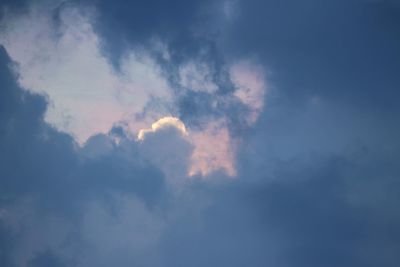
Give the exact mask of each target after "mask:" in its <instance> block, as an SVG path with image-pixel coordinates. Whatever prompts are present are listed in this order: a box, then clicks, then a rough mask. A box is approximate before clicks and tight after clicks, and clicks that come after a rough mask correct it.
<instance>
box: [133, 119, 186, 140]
mask: <svg viewBox="0 0 400 267" xmlns="http://www.w3.org/2000/svg"><path fill="white" fill-rule="evenodd" d="M166 127H175V128H176V129H177V130H178V131H179V132H180V133H181V134H182V135H184V136H185V135H187V134H188V133H187V131H186V127H185V124H183V122H182V121H181V120H180V119H178V118H175V117H164V118H161V119H159V120H158V121H156V122H155V123H153V124H152V125H151V128H148V129H141V130H140V131H139V133H138V136H137V139H138V140H144V138H145V136H146V134H148V133H154V132H157V131H158V130H160V129H163V128H166Z"/></svg>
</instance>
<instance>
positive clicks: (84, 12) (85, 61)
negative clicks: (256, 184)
mask: <svg viewBox="0 0 400 267" xmlns="http://www.w3.org/2000/svg"><path fill="white" fill-rule="evenodd" d="M97 19H98V18H97V13H96V9H95V8H88V7H85V8H84V7H82V6H79V5H78V4H71V3H66V4H62V5H59V6H57V5H55V6H52V5H49V4H47V5H46V4H43V3H41V4H38V3H33V4H31V5H30V6H29V8H28V9H27V11H26V12H22V13H17V14H14V13H10V12H9V13H5V16H4V18H3V20H2V25H3V30H1V31H0V43H1V44H2V45H3V46H4V47H5V48H6V50H7V52H8V54H9V55H10V56H11V58H12V59H13V60H14V61H15V63H16V65H14V71H15V72H16V73H17V74H18V82H19V84H20V85H21V86H22V87H23V88H25V89H26V90H29V91H31V92H35V93H39V94H41V95H44V96H46V97H47V100H48V102H49V105H48V108H47V110H46V113H45V121H46V122H47V123H49V124H50V125H52V126H54V127H55V128H56V129H58V130H60V131H63V132H66V133H68V134H70V135H71V136H73V137H74V139H75V140H76V141H77V142H78V143H79V144H80V145H81V146H82V147H84V144H85V142H87V141H88V140H90V143H91V144H94V143H95V142H94V139H90V138H91V137H92V136H96V135H98V134H108V133H109V132H110V131H111V130H112V129H113V127H115V126H120V127H122V128H123V129H124V131H125V132H126V136H128V137H129V138H131V139H132V140H134V139H137V140H138V141H143V140H144V139H145V136H146V135H148V134H150V133H155V132H157V131H159V130H160V129H163V128H165V127H169V126H172V127H175V128H176V129H178V131H179V132H180V133H181V134H182V136H183V137H184V139H185V140H183V142H189V143H190V145H191V146H192V147H193V148H194V150H193V154H192V155H191V156H190V162H191V163H190V164H191V166H190V167H189V171H188V175H189V176H193V175H196V174H199V175H202V176H207V175H209V174H210V173H212V172H214V171H217V170H222V171H224V172H225V173H226V174H228V175H229V176H234V175H235V174H236V168H235V151H236V147H235V146H236V145H237V142H236V141H232V138H231V136H232V133H231V131H232V129H230V127H228V123H226V122H227V121H228V120H229V119H230V117H233V116H232V115H231V114H230V111H231V110H240V113H241V114H240V117H243V118H245V121H246V123H247V126H248V125H252V124H254V123H255V122H256V120H257V117H258V115H259V114H260V112H261V110H262V108H263V103H264V94H265V90H266V85H265V77H264V75H263V69H262V68H261V67H260V66H258V65H256V64H254V63H253V62H251V61H250V60H240V61H237V62H236V63H235V64H232V65H231V66H225V65H224V66H222V68H220V70H218V68H216V67H215V64H214V63H215V62H212V61H210V60H205V59H204V58H201V57H200V58H197V59H196V58H194V59H188V60H184V61H183V62H180V63H178V62H175V61H173V60H172V58H171V55H170V53H169V51H168V46H167V45H165V44H162V42H161V41H160V40H159V39H157V38H155V39H154V38H153V39H152V41H150V42H149V43H150V44H151V46H154V47H144V46H142V47H140V46H135V47H133V48H129V49H126V51H124V53H123V56H122V57H121V58H120V60H119V62H118V68H115V66H114V65H113V64H111V63H110V61H111V60H110V59H109V58H107V57H106V56H105V55H104V54H103V50H102V47H103V40H102V39H101V37H100V36H99V35H98V33H97V31H96V30H95V28H94V25H95V23H96V20H97ZM154 40H158V41H154ZM32 43H34V44H35V45H27V44H32ZM154 51H158V52H157V53H161V52H162V53H161V54H162V55H161V57H162V60H163V62H164V65H163V64H161V63H160V62H159V61H156V59H155V58H156V56H155V55H154ZM160 51H161V52H160ZM157 53H156V54H157ZM202 53H203V52H202ZM166 55H168V56H166ZM225 70H228V71H225ZM222 77H223V78H222ZM222 80H224V81H225V82H221V81H222ZM229 83H231V84H232V85H233V87H234V88H233V89H234V90H233V91H232V90H231V91H229V90H226V88H223V87H224V86H228V85H229ZM220 91H221V92H228V93H224V94H222V95H221V94H220ZM188 92H192V93H194V94H195V96H196V97H197V99H200V102H201V101H202V100H201V98H204V99H210V100H211V101H212V103H210V105H209V108H208V110H206V112H205V113H204V114H206V113H207V114H208V115H207V116H204V114H198V116H197V118H196V117H194V119H193V121H194V122H196V121H197V122H199V121H202V122H201V123H200V124H199V123H194V124H190V125H185V124H184V123H183V121H181V120H180V119H179V117H180V115H183V114H180V111H179V103H180V102H181V100H182V98H184V97H185V96H186V95H187V93H188ZM196 94H197V95H196ZM196 101H197V100H196ZM206 101H209V100H206ZM194 104H195V103H192V104H191V105H194ZM243 107H244V108H243ZM170 114H175V115H174V116H176V117H171V115H170ZM215 115H217V116H215ZM160 118H161V119H160ZM196 124H197V125H196ZM149 125H151V127H150V128H148V127H149ZM100 136H101V135H100ZM114 141H116V140H114ZM165 142H168V140H165ZM103 143H104V142H103ZM110 145H111V144H108V145H104V147H103V148H104V149H105V151H107V150H108V149H109V148H107V147H110ZM95 146H97V145H95ZM87 147H89V146H87ZM87 147H86V148H85V149H84V150H87V151H94V149H90V150H88V149H87ZM97 150H98V151H97V152H95V153H94V154H99V153H100V150H99V149H97ZM91 153H92V152H88V153H86V154H87V156H89V157H93V156H94V154H93V153H92V154H93V155H90V154H91ZM174 168H177V167H174ZM185 168H186V167H185V164H183V163H182V170H183V169H185Z"/></svg>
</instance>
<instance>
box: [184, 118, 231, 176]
mask: <svg viewBox="0 0 400 267" xmlns="http://www.w3.org/2000/svg"><path fill="white" fill-rule="evenodd" d="M190 140H191V142H192V144H193V145H194V150H193V154H192V156H191V166H190V169H189V176H194V175H196V174H200V175H202V176H207V175H208V174H210V173H212V172H214V171H217V170H223V171H224V172H225V173H226V174H228V175H229V176H235V175H236V168H235V165H234V162H235V153H234V147H235V146H234V143H233V141H232V139H231V136H230V134H229V131H228V129H227V127H226V126H225V124H224V122H223V121H212V122H210V123H208V124H207V126H206V127H205V129H204V130H203V131H200V132H196V133H193V135H192V136H191V138H190Z"/></svg>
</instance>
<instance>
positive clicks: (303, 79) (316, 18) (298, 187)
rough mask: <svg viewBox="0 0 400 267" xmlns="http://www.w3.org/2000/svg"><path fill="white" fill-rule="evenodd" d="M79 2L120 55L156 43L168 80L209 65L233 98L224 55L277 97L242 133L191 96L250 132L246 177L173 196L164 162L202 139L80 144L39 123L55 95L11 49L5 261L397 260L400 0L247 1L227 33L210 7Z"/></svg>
mask: <svg viewBox="0 0 400 267" xmlns="http://www.w3.org/2000/svg"><path fill="white" fill-rule="evenodd" d="M85 3H88V4H90V5H91V4H93V5H96V7H97V8H98V10H99V16H100V19H99V20H98V21H99V24H98V25H97V28H96V29H97V31H99V32H100V33H101V35H102V36H103V37H104V38H105V39H104V40H105V42H106V43H105V44H104V45H105V51H106V52H107V53H109V57H110V59H111V60H114V61H115V62H118V60H119V57H120V56H121V52H122V51H124V47H126V46H135V45H137V44H142V43H143V42H144V43H145V42H147V41H148V40H149V38H151V37H153V36H161V37H162V38H163V40H166V42H167V44H168V46H169V47H170V52H171V53H172V57H173V60H172V61H171V62H172V63H171V62H169V63H167V62H164V63H163V62H162V60H161V59H160V62H161V63H163V64H164V65H163V68H164V69H165V71H166V72H167V74H168V75H170V82H171V83H172V84H174V79H175V78H176V77H174V75H176V71H177V70H176V68H177V66H179V65H180V64H183V63H185V62H186V61H189V60H191V59H192V58H196V59H199V58H200V59H201V60H203V61H204V62H207V64H210V66H213V68H212V73H213V75H214V77H213V79H214V81H215V82H216V83H217V84H218V86H219V87H220V88H219V91H218V94H219V95H224V94H225V93H226V92H231V91H232V90H233V88H232V84H231V83H230V82H229V81H227V80H226V78H224V77H226V73H224V72H225V70H224V69H223V67H222V66H223V65H224V62H225V60H226V61H230V60H234V59H236V58H241V57H243V56H249V55H251V56H254V57H256V58H258V59H259V62H260V64H262V65H263V66H264V67H265V68H266V69H267V70H270V75H269V82H270V85H271V88H272V89H271V90H270V92H269V95H267V105H266V107H265V108H264V111H263V113H262V115H261V118H260V120H259V122H258V123H257V124H256V125H255V126H254V127H252V128H250V129H242V128H241V127H236V128H235V125H237V124H241V123H238V121H240V118H239V117H240V116H239V115H238V114H240V113H241V112H242V111H241V110H236V109H234V108H231V107H230V106H229V105H227V106H224V107H220V108H219V109H218V110H217V111H215V110H212V109H211V105H210V103H211V102H212V100H213V99H212V98H213V97H211V96H210V95H207V94H204V93H197V92H190V93H187V94H185V95H184V96H183V97H182V98H181V99H180V100H179V101H180V104H179V109H180V114H181V115H182V118H183V120H184V121H185V122H186V121H188V122H189V123H193V124H195V122H193V121H192V122H191V120H194V118H202V117H203V116H211V117H212V116H215V117H218V116H219V114H218V111H219V110H221V112H227V111H228V113H229V116H230V117H231V118H232V119H231V121H232V122H231V124H232V128H233V129H235V133H236V132H239V131H240V134H242V135H243V136H245V138H244V140H243V143H244V145H243V146H242V147H241V148H240V149H239V153H238V158H237V165H238V176H237V177H236V178H234V179H232V180H225V179H220V177H219V176H221V175H220V173H216V174H214V175H213V176H212V178H213V179H210V180H204V181H203V180H198V179H196V178H194V179H193V180H192V181H188V182H187V184H185V185H184V186H182V185H180V186H181V187H180V188H179V190H177V191H176V192H175V191H174V189H171V188H170V187H168V186H166V184H168V178H165V177H164V174H163V170H160V169H159V168H160V165H163V163H166V162H172V163H171V164H170V165H168V164H167V165H168V166H167V168H170V169H171V168H172V169H174V170H176V171H181V170H180V169H179V168H180V165H187V162H186V161H187V160H188V157H189V154H190V151H191V149H192V147H191V146H190V145H189V144H188V143H187V142H186V141H185V140H183V139H182V138H181V137H180V135H179V134H178V133H177V132H176V131H174V129H166V130H165V131H161V132H157V133H153V134H151V135H150V136H149V138H148V139H146V140H145V141H144V142H143V143H139V144H138V143H136V142H134V141H131V140H129V139H128V138H126V133H124V131H123V130H122V128H114V129H113V130H112V131H111V132H110V133H109V134H108V135H97V136H93V137H91V138H90V139H89V140H88V141H87V143H86V144H85V146H84V147H83V148H79V147H78V145H77V144H76V143H75V142H74V140H73V139H72V137H70V136H69V135H67V134H63V133H60V132H58V131H57V130H55V129H54V128H52V127H51V126H49V125H48V124H46V123H45V122H44V121H43V114H44V112H45V110H46V107H47V103H46V101H45V99H44V98H43V97H41V96H38V95H34V94H31V93H29V92H27V91H25V90H22V89H21V88H20V87H19V86H18V84H17V83H16V77H15V75H14V74H13V73H12V72H11V71H10V68H9V66H10V64H12V63H11V61H10V59H9V58H8V56H7V54H6V52H5V50H4V49H3V48H1V49H0V73H1V76H0V265H1V266H19V265H23V266H24V265H27V266H82V265H86V266H93V265H94V266H110V265H118V266H131V265H132V264H136V265H141V266H266V265H271V266H278V267H293V266H296V267H302V266H352V267H356V266H393V267H394V266H398V264H399V262H400V258H399V256H398V253H397V252H398V250H399V249H400V248H399V240H400V227H399V225H400V213H399V211H398V204H399V201H400V199H399V195H400V192H399V188H400V187H399V186H400V185H399V174H400V169H399V166H400V163H399V159H400V155H399V151H400V143H399V141H398V136H399V134H400V128H399V126H398V125H397V118H398V115H399V110H398V105H397V102H396V101H397V99H398V90H397V87H398V84H400V83H399V82H400V81H399V75H397V72H398V70H399V69H400V68H399V67H400V66H399V62H400V53H399V51H400V50H399V49H398V47H400V38H399V34H398V26H399V19H398V17H399V16H397V15H398V13H399V9H398V5H397V3H396V1H346V2H345V1H335V2H330V1H314V0H307V1H302V2H298V1H292V0H287V1H281V2H279V3H276V2H271V1H240V2H234V3H235V4H234V8H237V10H236V12H235V17H234V19H233V20H232V21H231V22H230V24H229V25H228V26H224V27H222V26H221V24H218V23H221V21H219V20H218V19H215V14H216V13H217V12H216V11H215V10H217V9H218V10H220V9H219V8H220V6H219V4H211V3H209V2H203V1H194V2H188V1H169V2H162V1H150V2H149V1H146V2H137V1H136V2H129V1H117V2H115V1H114V2H112V3H111V2H110V1H96V2H89V1H85ZM6 4H7V3H6ZM205 18H209V20H208V22H207V23H204V25H203V26H202V21H203V20H204V19H205ZM211 22H212V23H214V24H215V28H213V29H210V31H209V32H208V33H205V32H207V31H206V29H207V27H210V24H211ZM214 30H215V31H214ZM214 33H217V34H215V35H214ZM202 47H206V48H207V49H206V52H205V54H201V53H200V52H199V51H200V50H201V49H200V48H202ZM238 109H240V108H238ZM116 139H118V140H119V143H117V142H116V141H115V140H116ZM164 140H168V141H167V142H164ZM171 166H172V167H171ZM214 178H215V179H214ZM177 192H178V193H177ZM35 233H36V234H35ZM32 244H33V245H32ZM31 246H33V247H34V248H32V247H31Z"/></svg>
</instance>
